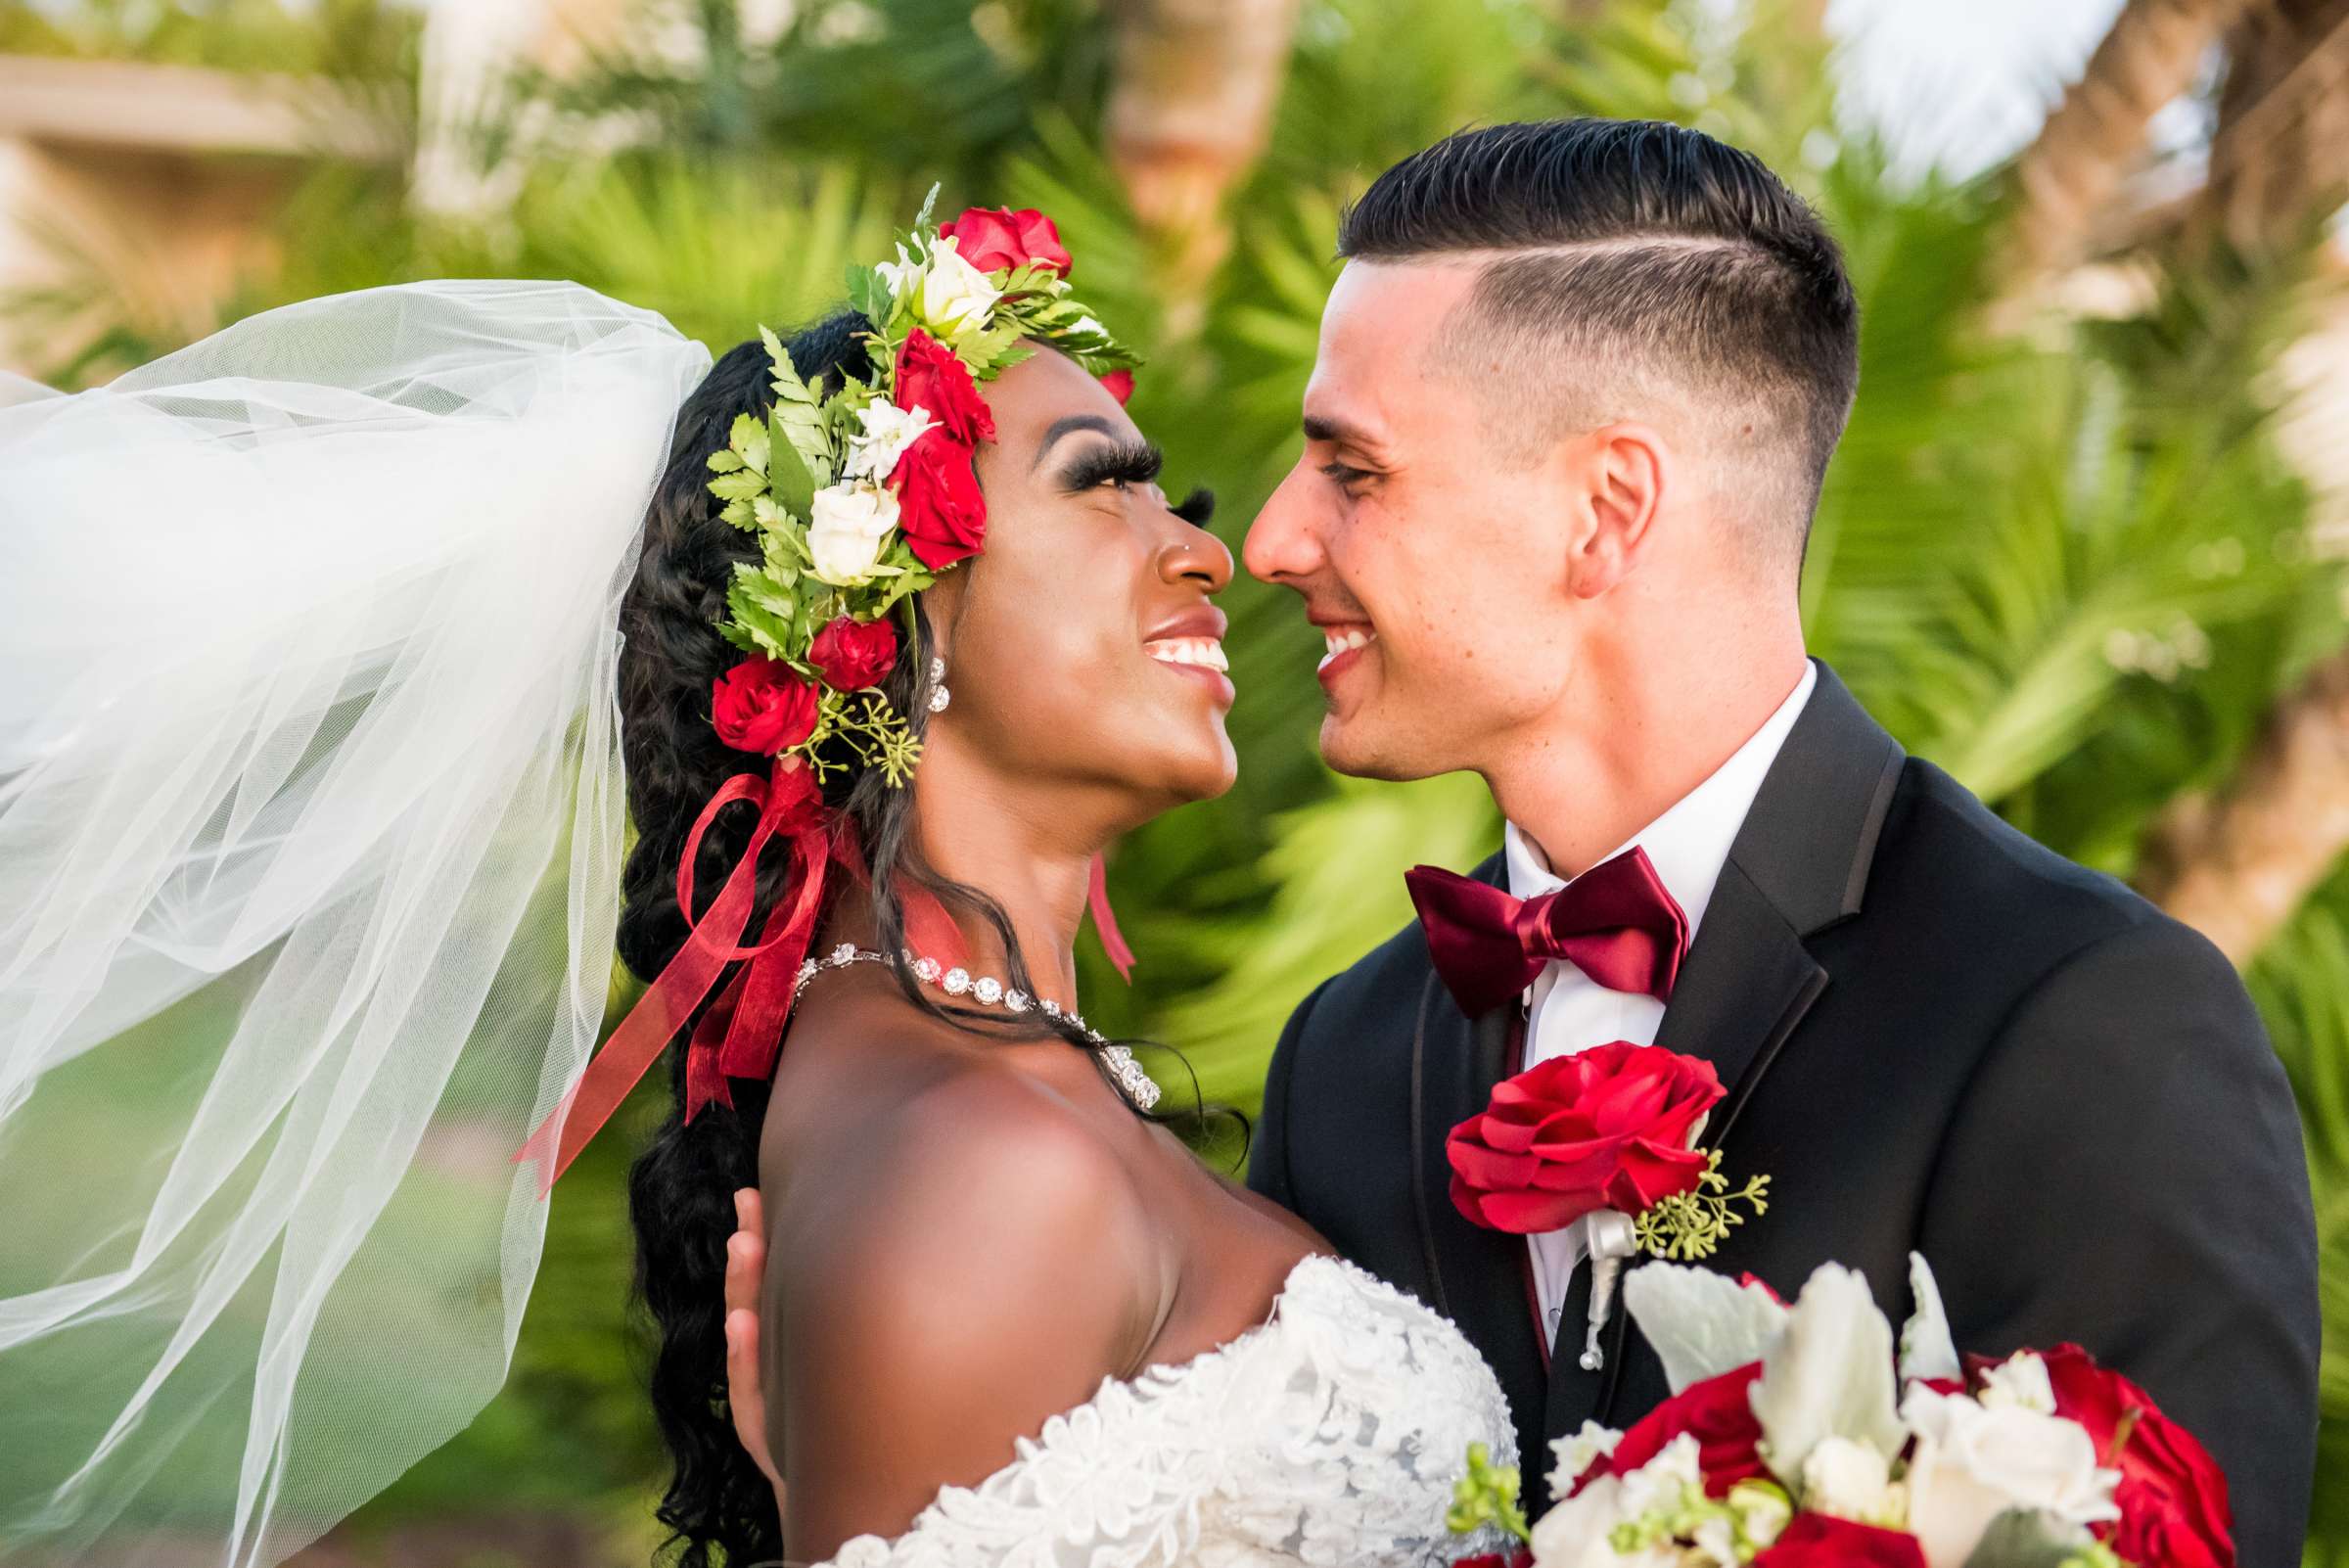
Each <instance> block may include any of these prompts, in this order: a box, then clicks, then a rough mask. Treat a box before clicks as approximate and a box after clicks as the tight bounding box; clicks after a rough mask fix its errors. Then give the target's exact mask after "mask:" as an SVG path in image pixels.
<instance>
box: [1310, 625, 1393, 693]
mask: <svg viewBox="0 0 2349 1568" xmlns="http://www.w3.org/2000/svg"><path fill="white" fill-rule="evenodd" d="M1315 624H1317V625H1319V626H1320V627H1321V635H1322V638H1323V639H1324V640H1325V641H1326V642H1327V644H1328V647H1329V651H1328V652H1327V653H1324V654H1323V655H1322V656H1321V663H1320V665H1319V667H1318V668H1317V669H1315V670H1314V673H1315V674H1316V675H1318V676H1319V677H1320V680H1321V684H1322V686H1323V687H1325V688H1327V689H1329V690H1332V691H1334V690H1336V689H1337V682H1338V679H1339V677H1340V675H1342V674H1343V673H1344V672H1345V671H1346V670H1349V669H1353V668H1354V667H1355V665H1356V664H1358V663H1359V660H1357V659H1356V658H1355V655H1357V654H1359V653H1360V652H1361V651H1362V650H1363V649H1364V648H1367V647H1369V646H1370V644H1372V643H1374V642H1376V641H1377V640H1378V630H1377V628H1376V627H1374V626H1372V625H1370V624H1369V623H1367V622H1360V621H1345V622H1317V623H1315Z"/></svg>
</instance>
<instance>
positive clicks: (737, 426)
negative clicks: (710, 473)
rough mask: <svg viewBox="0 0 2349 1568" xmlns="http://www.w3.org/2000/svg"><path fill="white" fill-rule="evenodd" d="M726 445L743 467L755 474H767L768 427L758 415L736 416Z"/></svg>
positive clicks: (727, 434)
mask: <svg viewBox="0 0 2349 1568" xmlns="http://www.w3.org/2000/svg"><path fill="white" fill-rule="evenodd" d="M726 445H727V447H728V448H729V449H730V450H731V451H732V452H733V453H734V455H735V456H737V457H739V458H741V459H742V466H743V467H744V468H747V469H749V470H750V471H751V472H752V473H754V474H763V473H765V472H766V427H765V426H764V425H763V424H761V423H760V420H759V417H758V416H757V415H756V414H736V415H735V416H734V426H733V428H732V429H731V430H729V431H728V432H727V433H726Z"/></svg>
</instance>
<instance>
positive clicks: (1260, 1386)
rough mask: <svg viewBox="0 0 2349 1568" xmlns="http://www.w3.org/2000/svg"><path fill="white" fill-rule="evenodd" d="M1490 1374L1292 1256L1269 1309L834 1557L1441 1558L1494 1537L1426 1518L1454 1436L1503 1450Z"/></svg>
mask: <svg viewBox="0 0 2349 1568" xmlns="http://www.w3.org/2000/svg"><path fill="white" fill-rule="evenodd" d="M1513 1431H1514V1429H1513V1428H1512V1427H1511V1426H1510V1424H1509V1410H1508V1405H1507V1402H1506V1401H1505V1400H1503V1398H1502V1397H1501V1392H1500V1384H1499V1383H1498V1382H1497V1381H1496V1380H1495V1378H1494V1376H1493V1371H1492V1368H1490V1367H1489V1366H1487V1365H1486V1364H1485V1362H1484V1359H1483V1358H1482V1357H1480V1356H1479V1355H1478V1354H1477V1353H1476V1350H1475V1348H1474V1347H1473V1346H1471V1345H1470V1344H1469V1343H1468V1341H1467V1340H1466V1338H1464V1337H1463V1336H1462V1335H1461V1333H1460V1331H1459V1330H1458V1329H1456V1328H1454V1327H1453V1326H1452V1325H1451V1322H1450V1321H1449V1320H1447V1319H1445V1318H1443V1317H1440V1316H1438V1315H1437V1314H1435V1313H1434V1312H1433V1311H1431V1310H1430V1309H1428V1308H1426V1307H1424V1306H1422V1305H1420V1303H1419V1302H1418V1301H1416V1300H1415V1299H1413V1298H1412V1297H1410V1296H1408V1295H1406V1294H1405V1293H1404V1292H1402V1291H1399V1290H1397V1289H1395V1288H1394V1287H1393V1286H1392V1285H1389V1284H1387V1283H1385V1282H1384V1281H1383V1280H1380V1279H1378V1278H1376V1277H1374V1276H1373V1275H1371V1274H1369V1273H1367V1272H1365V1271H1364V1270H1362V1269H1360V1268H1356V1267H1355V1266H1354V1265H1352V1264H1350V1263H1346V1262H1343V1261H1342V1260H1340V1259H1336V1258H1329V1257H1309V1258H1306V1259H1304V1260H1302V1261H1301V1262H1299V1263H1298V1265H1297V1267H1296V1268H1293V1269H1291V1270H1290V1272H1289V1277H1288V1280H1287V1282H1286V1283H1285V1284H1284V1286H1283V1287H1282V1289H1281V1292H1280V1296H1279V1298H1278V1300H1277V1301H1275V1302H1274V1304H1273V1309H1272V1315H1271V1316H1270V1318H1268V1319H1267V1321H1266V1322H1265V1323H1263V1324H1262V1325H1261V1326H1259V1327H1256V1328H1252V1329H1250V1330H1248V1332H1246V1333H1244V1334H1242V1335H1240V1336H1239V1337H1238V1338H1237V1339H1234V1340H1232V1341H1231V1342H1230V1343H1228V1344H1225V1345H1222V1346H1221V1347H1219V1348H1217V1349H1215V1350H1212V1351H1209V1352H1208V1353H1207V1354H1205V1355H1203V1356H1201V1357H1199V1358H1197V1359H1196V1360H1189V1361H1185V1362H1183V1363H1182V1364H1180V1365H1178V1366H1157V1367H1152V1368H1151V1369H1150V1370H1149V1371H1147V1372H1144V1373H1143V1374H1142V1375H1141V1376H1140V1377H1137V1378H1135V1379H1133V1380H1132V1381H1131V1382H1120V1381H1118V1380H1117V1379H1115V1378H1111V1379H1108V1380H1105V1381H1104V1382H1103V1383H1102V1385H1101V1389H1100V1392H1099V1393H1097V1394H1095V1395H1094V1396H1093V1397H1092V1398H1091V1399H1090V1400H1088V1401H1086V1402H1085V1403H1084V1404H1082V1405H1080V1406H1079V1407H1076V1408H1075V1409H1073V1410H1070V1411H1068V1412H1067V1413H1065V1414H1062V1415H1056V1416H1054V1417H1052V1419H1051V1420H1049V1421H1047V1422H1045V1423H1044V1429H1043V1431H1042V1433H1041V1434H1039V1435H1038V1436H1037V1437H1036V1438H1034V1439H1028V1438H1022V1439H1020V1440H1019V1442H1018V1446H1017V1453H1016V1456H1015V1457H1014V1458H1013V1460H1012V1461H1011V1463H1009V1464H1007V1465H1005V1466H1004V1467H1003V1468H1002V1469H1000V1470H998V1471H996V1472H995V1473H994V1474H993V1475H991V1476H989V1477H988V1478H987V1479H986V1480H985V1481H982V1482H981V1483H980V1484H979V1485H978V1486H977V1487H975V1488H966V1487H948V1488H947V1489H946V1490H945V1491H944V1492H942V1493H940V1494H939V1496H938V1499H937V1500H936V1501H934V1502H932V1503H931V1504H930V1506H929V1507H927V1508H925V1509H923V1510H922V1512H921V1514H920V1515H919V1516H918V1517H917V1518H916V1519H915V1520H914V1521H913V1527H912V1528H911V1529H910V1530H908V1531H907V1532H906V1533H905V1534H904V1535H902V1536H899V1537H898V1539H897V1540H895V1541H884V1540H882V1539H881V1538H880V1537H879V1536H858V1537H856V1538H855V1539H854V1540H852V1541H850V1542H848V1543H847V1544H846V1545H843V1546H842V1547H841V1549H840V1551H839V1554H838V1555H837V1556H835V1557H834V1558H833V1559H832V1564H833V1568H933V1565H938V1568H944V1565H946V1564H953V1565H955V1568H1143V1565H1150V1568H1172V1565H1174V1564H1177V1563H1180V1564H1186V1565H1188V1564H1198V1565H1202V1568H1242V1565H1257V1564H1265V1565H1276V1564H1297V1563H1310V1564H1314V1565H1323V1564H1327V1565H1330V1568H1336V1565H1340V1564H1343V1565H1345V1568H1378V1565H1386V1564H1394V1565H1402V1564H1422V1563H1448V1562H1451V1560H1452V1559H1454V1558H1455V1557H1460V1556H1466V1555H1470V1554H1473V1553H1476V1552H1484V1551H1493V1550H1496V1549H1497V1548H1498V1547H1499V1546H1500V1545H1501V1544H1502V1543H1501V1542H1500V1540H1499V1539H1498V1538H1497V1536H1492V1535H1480V1536H1454V1535H1452V1534H1451V1533H1450V1532H1449V1531H1447V1530H1446V1529H1445V1527H1444V1514H1445V1510H1446V1509H1447V1508H1449V1507H1450V1506H1451V1489H1452V1484H1453V1483H1454V1482H1455V1481H1457V1480H1458V1479H1459V1478H1460V1477H1461V1476H1462V1475H1463V1474H1464V1473H1466V1470H1467V1453H1468V1445H1469V1444H1471V1443H1485V1444H1489V1445H1491V1447H1492V1450H1493V1453H1494V1458H1495V1462H1497V1463H1514V1462H1515V1460H1516V1450H1517V1443H1516V1439H1515V1437H1514V1436H1513Z"/></svg>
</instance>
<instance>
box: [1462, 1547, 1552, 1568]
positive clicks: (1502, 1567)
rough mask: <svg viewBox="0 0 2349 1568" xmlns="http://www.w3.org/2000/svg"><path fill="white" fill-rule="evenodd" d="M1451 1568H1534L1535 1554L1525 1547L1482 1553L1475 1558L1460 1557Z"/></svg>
mask: <svg viewBox="0 0 2349 1568" xmlns="http://www.w3.org/2000/svg"><path fill="white" fill-rule="evenodd" d="M1451 1568H1534V1554H1533V1553H1532V1552H1531V1551H1528V1550H1527V1549H1526V1548H1525V1547H1523V1546H1512V1547H1511V1548H1510V1549H1508V1550H1507V1551H1480V1552H1478V1553H1477V1554H1476V1555H1475V1556H1473V1557H1460V1558H1457V1559H1455V1560H1454V1561H1453V1562H1452V1565H1451Z"/></svg>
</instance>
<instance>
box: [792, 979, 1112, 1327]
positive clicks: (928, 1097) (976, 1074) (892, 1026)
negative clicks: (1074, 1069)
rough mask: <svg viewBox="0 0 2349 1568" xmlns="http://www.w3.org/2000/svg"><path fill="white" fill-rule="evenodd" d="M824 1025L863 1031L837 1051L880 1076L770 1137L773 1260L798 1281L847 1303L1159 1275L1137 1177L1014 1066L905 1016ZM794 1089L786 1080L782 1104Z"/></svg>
mask: <svg viewBox="0 0 2349 1568" xmlns="http://www.w3.org/2000/svg"><path fill="white" fill-rule="evenodd" d="M815 1022H817V1023H818V1024H819V1027H822V1028H825V1029H827V1030H830V1031H835V1032H838V1031H843V1030H849V1031H853V1032H854V1038H853V1039H852V1040H835V1041H831V1042H829V1043H845V1044H847V1045H848V1046H849V1048H850V1049H852V1050H853V1051H855V1052H857V1053H858V1054H859V1057H860V1058H861V1060H862V1061H864V1062H869V1064H870V1066H869V1071H856V1070H854V1069H853V1068H852V1069H851V1072H852V1075H853V1077H854V1080H855V1089H854V1091H853V1092H839V1093H834V1094H831V1095H825V1096H818V1097H817V1098H815V1099H813V1100H812V1101H809V1102H803V1103H798V1104H794V1105H793V1106H791V1107H789V1109H788V1110H787V1111H786V1112H785V1113H784V1115H785V1116H786V1117H787V1119H788V1131H786V1132H784V1133H782V1135H777V1131H776V1129H774V1128H771V1127H770V1129H769V1135H768V1137H767V1138H766V1139H764V1140H763V1146H762V1148H761V1151H760V1187H761V1190H762V1192H764V1193H765V1195H766V1199H767V1204H768V1209H767V1214H768V1230H769V1236H768V1243H769V1256H771V1257H776V1258H789V1259H792V1260H793V1261H794V1268H793V1273H794V1274H795V1275H796V1276H797V1278H796V1281H795V1282H794V1283H796V1284H797V1285H799V1286H801V1287H804V1288H808V1289H815V1290H822V1291H825V1292H828V1293H830V1294H832V1295H833V1296H834V1298H835V1299H838V1298H839V1296H840V1294H841V1293H842V1292H849V1293H852V1294H866V1293H870V1294H872V1295H874V1296H877V1297H887V1296H890V1295H891V1294H892V1293H893V1292H894V1291H895V1290H896V1289H897V1288H898V1286H899V1285H901V1284H905V1283H909V1282H911V1281H912V1279H914V1278H915V1277H917V1276H918V1277H919V1278H921V1279H923V1280H926V1281H929V1282H931V1283H933V1284H935V1283H938V1282H941V1281H944V1280H948V1279H952V1278H954V1277H955V1276H957V1275H959V1274H962V1273H965V1272H966V1271H967V1273H968V1274H969V1275H970V1276H972V1277H970V1278H968V1279H966V1280H963V1281H962V1285H961V1286H958V1288H962V1287H963V1286H967V1288H968V1289H970V1290H972V1291H975V1292H980V1293H985V1292H988V1291H1003V1290H1018V1289H1021V1288H1025V1286H1026V1285H1027V1284H1029V1283H1030V1282H1032V1281H1035V1280H1042V1279H1047V1278H1052V1277H1055V1276H1059V1277H1061V1278H1064V1279H1065V1278H1066V1277H1067V1275H1068V1273H1069V1271H1070V1269H1071V1268H1072V1267H1075V1266H1080V1265H1082V1271H1083V1273H1084V1274H1085V1276H1086V1277H1087V1279H1088V1280H1091V1281H1095V1282H1097V1283H1098V1287H1099V1288H1101V1289H1102V1290H1104V1291H1110V1292H1114V1291H1116V1290H1118V1289H1120V1288H1122V1287H1125V1286H1128V1285H1138V1284H1139V1283H1142V1282H1146V1281H1148V1280H1150V1279H1151V1278H1153V1277H1155V1273H1156V1269H1155V1263H1154V1249H1153V1241H1152V1232H1151V1229H1150V1226H1149V1223H1148V1209H1147V1206H1146V1205H1145V1204H1144V1202H1143V1195H1142V1194H1141V1192H1140V1191H1139V1190H1138V1188H1137V1186H1136V1183H1135V1181H1134V1178H1133V1176H1132V1175H1131V1172H1130V1170H1129V1168H1128V1164H1127V1163H1126V1161H1125V1160H1124V1159H1122V1158H1121V1156H1120V1154H1119V1152H1118V1151H1117V1150H1116V1149H1115V1148H1113V1147H1112V1146H1111V1144H1110V1141H1109V1140H1108V1138H1107V1137H1105V1136H1104V1134H1103V1132H1102V1130H1101V1129H1100V1127H1099V1125H1098V1124H1097V1123H1096V1122H1094V1121H1093V1120H1091V1119H1090V1118H1089V1117H1088V1116H1087V1115H1086V1114H1084V1113H1083V1112H1082V1111H1081V1110H1080V1109H1079V1108H1078V1107H1077V1106H1076V1105H1074V1104H1072V1103H1071V1102H1070V1100H1069V1099H1068V1098H1067V1097H1066V1096H1064V1095H1063V1094H1062V1093H1061V1092H1060V1091H1059V1090H1058V1089H1057V1088H1055V1087H1054V1086H1053V1085H1052V1084H1049V1083H1046V1082H1044V1081H1042V1080H1041V1079H1039V1078H1038V1077H1036V1075H1034V1074H1031V1073H1028V1072H1024V1071H1022V1070H1020V1068H1019V1067H1018V1066H1016V1065H1014V1061H1015V1059H1016V1054H1015V1053H1014V1052H1012V1051H988V1050H976V1051H974V1050H971V1049H969V1048H967V1037H964V1038H961V1039H956V1038H953V1037H951V1036H946V1037H944V1038H942V1037H940V1036H939V1035H938V1034H936V1033H935V1032H937V1031H939V1030H941V1029H942V1028H944V1026H941V1025H939V1024H938V1023H937V1022H936V1021H935V1020H931V1019H927V1018H924V1017H922V1016H921V1015H919V1014H914V1013H911V1012H910V1011H909V1010H907V1009H904V1008H902V1007H892V1008H877V1009H862V1008H851V1009H848V1010H847V1011H846V1012H845V1014H844V1013H835V1014H833V1015H832V1016H829V1017H825V1018H822V1019H819V1020H816V1021H815ZM796 1043H797V1041H796V1040H795V1044H796ZM925 1046H936V1047H938V1048H935V1049H928V1048H925ZM836 1082H837V1081H836ZM791 1087H792V1085H790V1084H786V1083H782V1082H778V1084H777V1096H778V1097H780V1096H781V1095H782V1094H784V1093H786V1092H788V1091H789V1090H790V1089H791ZM774 1116H775V1112H774V1111H773V1110H771V1109H770V1111H769V1117H770V1120H771V1119H773V1118H774ZM786 1288H787V1289H790V1288H793V1284H790V1283H787V1284H786ZM1104 1305H1107V1304H1106V1303H1104Z"/></svg>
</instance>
